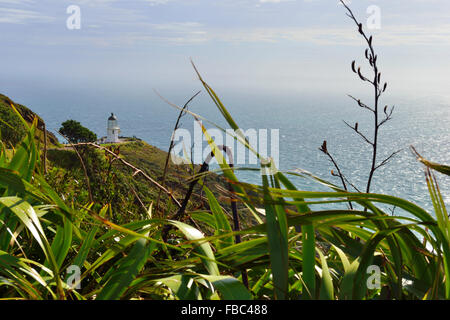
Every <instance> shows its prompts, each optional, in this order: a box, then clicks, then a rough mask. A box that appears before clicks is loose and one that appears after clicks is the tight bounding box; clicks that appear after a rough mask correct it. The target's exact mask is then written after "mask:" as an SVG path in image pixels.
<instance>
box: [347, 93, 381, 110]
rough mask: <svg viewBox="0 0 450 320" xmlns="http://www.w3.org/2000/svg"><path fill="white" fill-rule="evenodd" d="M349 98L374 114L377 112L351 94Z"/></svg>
mask: <svg viewBox="0 0 450 320" xmlns="http://www.w3.org/2000/svg"><path fill="white" fill-rule="evenodd" d="M348 96H349V97H350V98H352V99H353V100H355V101H356V102H357V103H358V105H359V106H360V107H361V108H365V109H367V110H370V111H372V112H375V110H373V109H372V108H371V107H369V106H368V105H366V104H365V103H362V102H361V100H359V99H356V98H355V97H353V96H352V95H350V94H349V95H348Z"/></svg>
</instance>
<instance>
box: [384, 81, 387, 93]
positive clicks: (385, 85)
mask: <svg viewBox="0 0 450 320" xmlns="http://www.w3.org/2000/svg"><path fill="white" fill-rule="evenodd" d="M386 89H387V82H385V83H384V87H383V92H385V91H386Z"/></svg>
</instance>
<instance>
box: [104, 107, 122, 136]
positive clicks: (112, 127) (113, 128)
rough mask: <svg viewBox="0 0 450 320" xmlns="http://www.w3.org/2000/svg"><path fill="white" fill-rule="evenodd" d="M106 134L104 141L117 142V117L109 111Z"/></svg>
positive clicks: (118, 128) (118, 131) (118, 129)
mask: <svg viewBox="0 0 450 320" xmlns="http://www.w3.org/2000/svg"><path fill="white" fill-rule="evenodd" d="M107 131H108V135H107V137H106V143H118V142H120V140H119V133H120V127H119V125H118V123H117V118H116V116H115V115H114V113H111V116H110V117H109V118H108V129H107Z"/></svg>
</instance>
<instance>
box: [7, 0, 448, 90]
mask: <svg viewBox="0 0 450 320" xmlns="http://www.w3.org/2000/svg"><path fill="white" fill-rule="evenodd" d="M347 3H349V5H350V6H351V8H352V9H353V10H354V13H355V15H356V16H357V17H358V18H359V19H360V21H361V22H362V23H363V24H364V26H365V28H366V29H367V28H368V27H369V25H368V23H370V21H372V22H373V20H370V19H371V18H373V17H374V16H373V13H374V11H371V8H372V10H373V8H374V6H375V9H378V10H379V11H378V12H379V19H378V20H377V22H379V28H378V29H368V32H369V33H370V34H373V35H374V39H375V40H374V44H375V48H376V50H377V52H378V53H379V56H380V59H379V64H380V67H381V70H382V72H383V78H384V79H385V80H387V81H388V82H389V84H390V88H391V89H393V90H395V92H398V93H399V94H409V93H414V94H418V93H421V94H423V96H426V95H431V94H447V91H448V73H449V71H450V59H449V52H450V1H448V0H353V1H347ZM72 5H75V6H78V7H79V9H80V28H79V29H69V28H68V27H67V20H68V19H70V18H71V15H72V14H71V13H72V12H70V13H68V12H67V9H68V8H69V6H72ZM71 21H73V20H71ZM0 41H1V50H0V92H2V91H5V90H6V91H8V90H9V89H10V88H17V87H20V86H24V87H26V88H27V89H30V90H31V88H33V87H36V88H38V87H39V86H44V85H45V86H52V87H53V88H62V89H64V88H66V89H67V88H75V89H82V88H96V89H98V90H100V91H101V90H109V91H117V90H122V91H128V92H135V93H136V94H139V93H142V92H148V91H150V90H152V89H157V90H169V89H170V88H180V87H190V86H198V81H197V78H196V75H195V73H194V70H193V68H192V66H191V64H190V59H191V58H192V59H193V61H194V62H195V64H196V65H197V67H198V68H199V70H200V72H201V73H202V74H203V75H204V77H205V79H206V80H207V81H208V82H209V83H210V84H212V85H213V86H216V87H217V86H219V87H220V88H239V89H241V90H256V91H258V90H262V91H264V90H277V91H280V92H283V91H285V90H286V91H310V92H318V93H320V92H334V91H339V92H345V90H348V89H349V88H352V87H354V86H355V85H359V82H358V80H357V79H356V78H355V76H354V74H352V72H351V69H350V64H351V62H352V60H357V62H358V63H361V64H362V65H363V70H367V69H365V68H367V65H364V64H363V63H364V59H363V54H364V46H363V44H364V43H363V39H362V38H361V37H360V35H359V34H358V32H357V30H356V27H355V25H354V23H353V22H352V21H351V20H350V19H349V18H348V17H347V16H346V15H345V9H344V7H343V6H342V5H340V4H339V1H337V0H126V1H125V0H70V1H66V0H0Z"/></svg>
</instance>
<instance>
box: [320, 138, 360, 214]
mask: <svg viewBox="0 0 450 320" xmlns="http://www.w3.org/2000/svg"><path fill="white" fill-rule="evenodd" d="M319 150H320V151H322V152H323V153H324V154H325V155H326V156H327V157H328V159H329V160H330V161H331V162H332V163H333V165H334V167H335V168H336V170H337V171H338V174H334V173H333V171H331V174H332V175H333V176H336V177H339V178H340V179H341V182H342V186H343V187H344V189H345V191H348V189H347V184H346V183H345V181H346V179H345V177H344V175H343V174H342V171H341V168H339V166H338V164H337V162H336V161H335V160H334V158H333V156H332V155H331V154H330V152H329V151H328V147H327V141H326V140H325V141H324V142H323V144H322V146H321V147H320V148H319ZM349 205H350V209H353V205H352V203H351V202H350V201H349Z"/></svg>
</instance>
